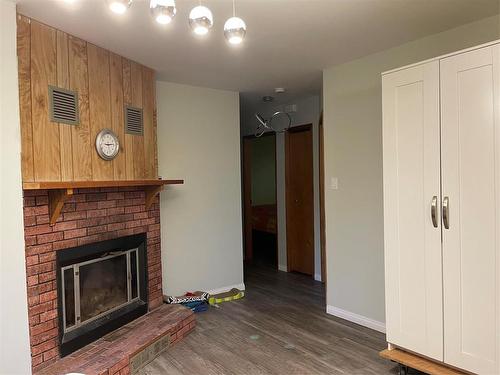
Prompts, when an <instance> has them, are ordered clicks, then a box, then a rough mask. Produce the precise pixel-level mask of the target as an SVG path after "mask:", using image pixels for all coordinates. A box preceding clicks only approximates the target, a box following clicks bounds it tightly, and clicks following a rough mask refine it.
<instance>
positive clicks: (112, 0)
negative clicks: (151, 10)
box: [107, 0, 132, 14]
mask: <svg viewBox="0 0 500 375" xmlns="http://www.w3.org/2000/svg"><path fill="white" fill-rule="evenodd" d="M107 3H108V6H109V9H111V11H112V12H114V13H117V14H123V13H125V12H126V11H127V9H128V8H129V7H130V4H132V0H107Z"/></svg>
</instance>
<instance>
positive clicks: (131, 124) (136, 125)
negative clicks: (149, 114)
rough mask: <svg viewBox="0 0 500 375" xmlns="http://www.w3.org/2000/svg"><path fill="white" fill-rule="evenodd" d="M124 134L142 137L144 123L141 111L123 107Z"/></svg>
mask: <svg viewBox="0 0 500 375" xmlns="http://www.w3.org/2000/svg"><path fill="white" fill-rule="evenodd" d="M125 132H126V133H127V134H135V135H143V134H144V123H143V119H142V109H140V108H135V107H131V106H128V105H127V106H125Z"/></svg>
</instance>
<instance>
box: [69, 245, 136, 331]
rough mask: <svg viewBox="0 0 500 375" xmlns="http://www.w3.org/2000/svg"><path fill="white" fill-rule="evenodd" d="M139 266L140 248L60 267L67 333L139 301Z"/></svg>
mask: <svg viewBox="0 0 500 375" xmlns="http://www.w3.org/2000/svg"><path fill="white" fill-rule="evenodd" d="M138 267H139V258H138V249H131V250H128V251H120V252H112V253H106V254H105V255H103V256H102V257H100V258H96V259H92V260H89V261H86V262H81V263H76V264H72V265H70V266H66V267H63V268H61V281H62V287H63V290H62V298H63V301H62V302H63V324H64V332H69V331H71V330H73V329H75V328H78V327H80V326H82V325H85V324H87V323H90V322H92V321H94V320H96V319H99V318H101V317H103V316H105V315H107V314H109V313H111V312H113V311H115V310H117V309H120V308H122V307H124V306H126V305H128V304H130V303H132V302H134V301H136V300H137V299H138V298H139V279H138V274H139V272H138V271H139V269H138Z"/></svg>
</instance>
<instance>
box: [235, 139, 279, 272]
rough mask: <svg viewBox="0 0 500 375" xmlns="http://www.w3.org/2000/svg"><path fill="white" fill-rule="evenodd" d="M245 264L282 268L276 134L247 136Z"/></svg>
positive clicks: (244, 184)
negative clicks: (279, 255)
mask: <svg viewBox="0 0 500 375" xmlns="http://www.w3.org/2000/svg"><path fill="white" fill-rule="evenodd" d="M242 150H243V200H244V204H243V209H244V234H245V240H244V248H245V251H244V255H245V262H246V263H250V262H257V263H262V264H265V265H268V266H272V267H273V268H277V267H278V245H277V232H278V228H277V205H276V196H277V192H276V135H275V134H274V133H266V134H264V135H263V136H261V137H258V138H257V137H255V136H247V137H243V147H242Z"/></svg>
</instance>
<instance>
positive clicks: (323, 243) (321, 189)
mask: <svg viewBox="0 0 500 375" xmlns="http://www.w3.org/2000/svg"><path fill="white" fill-rule="evenodd" d="M318 137H319V142H318V147H319V152H318V154H319V228H320V229H319V230H320V246H321V249H320V253H321V282H322V283H323V284H325V287H326V277H327V270H326V228H325V134H324V127H323V111H321V114H320V117H319V121H318Z"/></svg>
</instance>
